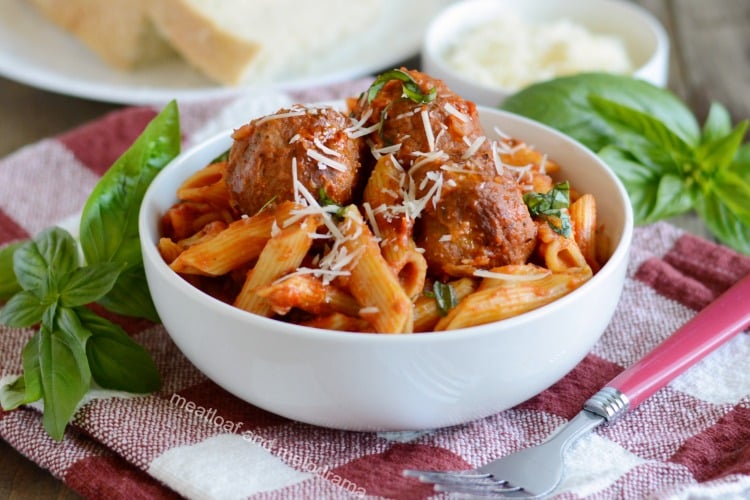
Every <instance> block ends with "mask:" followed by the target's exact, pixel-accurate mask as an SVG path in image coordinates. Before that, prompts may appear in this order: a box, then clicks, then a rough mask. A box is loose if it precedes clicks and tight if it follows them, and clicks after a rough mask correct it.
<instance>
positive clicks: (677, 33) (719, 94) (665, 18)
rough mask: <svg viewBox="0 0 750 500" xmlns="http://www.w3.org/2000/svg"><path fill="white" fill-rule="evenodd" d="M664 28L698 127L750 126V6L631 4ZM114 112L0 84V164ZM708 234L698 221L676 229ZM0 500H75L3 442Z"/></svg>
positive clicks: (662, 0)
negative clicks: (717, 110)
mask: <svg viewBox="0 0 750 500" xmlns="http://www.w3.org/2000/svg"><path fill="white" fill-rule="evenodd" d="M636 3H639V4H641V5H643V6H645V7H646V8H648V9H649V10H650V11H652V12H653V13H654V14H655V15H656V16H657V17H658V18H659V19H660V20H661V21H662V23H663V24H664V26H665V27H666V29H667V31H668V32H669V35H670V39H671V42H672V46H671V65H670V82H669V87H670V89H671V90H673V91H674V92H675V93H676V94H677V95H678V96H680V97H681V98H682V99H683V100H684V101H686V102H687V103H688V104H689V105H690V107H691V108H692V109H693V110H694V112H695V114H696V116H697V117H698V119H699V120H700V121H701V122H702V121H703V120H704V119H705V116H706V114H707V112H708V108H709V105H710V103H711V101H718V102H721V103H723V104H724V105H725V106H726V107H727V108H728V109H729V110H730V112H731V114H732V117H733V119H734V121H735V122H737V121H739V120H742V119H745V118H750V52H749V51H748V48H749V47H750V2H748V1H747V0H714V1H711V2H706V1H705V0H636ZM118 107H119V106H117V105H113V104H107V103H99V102H92V101H86V100H82V99H76V98H72V97H67V96H62V95H57V94H52V93H49V92H44V91H40V90H36V89H33V88H30V87H26V86H24V85H20V84H17V83H14V82H11V81H8V80H5V79H2V78H0V157H2V156H5V155H6V154H8V153H11V152H13V151H15V150H16V149H18V148H20V147H22V146H24V145H25V144H29V143H33V142H35V141H37V140H39V139H42V138H45V137H48V136H51V135H55V134H57V133H60V132H63V131H66V130H68V129H70V128H72V127H74V126H76V125H78V124H81V123H84V122H86V121H89V120H91V119H94V118H97V117H99V116H101V115H103V114H105V113H107V112H109V111H112V110H115V109H117V108H118ZM677 223H679V224H680V225H683V226H684V227H686V228H688V229H691V230H693V231H695V232H697V233H700V234H705V233H704V232H703V229H702V227H701V226H700V225H699V224H696V223H695V219H694V218H691V217H685V218H682V219H681V220H679V221H677ZM0 498H11V499H24V500H25V499H33V498H45V499H47V498H61V499H63V498H64V499H72V498H78V496H77V495H76V494H75V493H74V492H71V491H70V490H69V489H68V488H66V487H65V485H63V484H62V483H61V482H60V481H58V480H57V479H55V478H53V477H52V476H51V475H50V474H49V473H48V472H46V471H45V470H43V469H40V468H39V467H37V466H36V465H35V464H33V463H32V462H30V461H29V460H27V459H26V458H24V457H23V456H22V455H20V454H19V453H18V452H16V451H15V450H14V449H13V448H11V447H10V446H9V445H8V444H7V443H5V442H4V441H1V440H0Z"/></svg>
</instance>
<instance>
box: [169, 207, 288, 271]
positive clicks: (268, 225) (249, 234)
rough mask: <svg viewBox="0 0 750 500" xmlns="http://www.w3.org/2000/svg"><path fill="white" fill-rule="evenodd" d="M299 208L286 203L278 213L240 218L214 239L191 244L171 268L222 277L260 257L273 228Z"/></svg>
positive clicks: (264, 213) (263, 213)
mask: <svg viewBox="0 0 750 500" xmlns="http://www.w3.org/2000/svg"><path fill="white" fill-rule="evenodd" d="M295 208H299V205H297V204H295V203H292V202H286V203H283V204H282V205H280V206H279V208H278V210H276V211H275V212H262V213H260V214H258V215H256V216H253V217H247V218H242V219H239V220H236V221H234V222H232V223H231V224H229V226H228V227H227V228H226V229H224V230H223V231H221V232H220V233H218V234H217V235H216V236H214V237H213V238H211V239H209V240H206V241H202V242H200V243H198V244H195V245H193V246H191V247H189V248H188V249H187V250H185V251H184V252H183V253H182V254H180V256H179V257H178V258H177V259H175V260H174V262H172V264H171V265H170V267H171V268H172V269H173V270H174V271H176V272H178V273H182V274H200V275H204V276H221V275H224V274H226V273H228V272H229V271H232V270H233V269H237V268H239V267H242V266H243V265H245V264H247V263H249V262H252V261H253V260H255V259H256V258H258V256H259V255H260V252H261V251H262V250H263V247H264V246H265V244H266V242H267V241H268V240H269V239H270V238H271V232H272V230H273V228H274V227H278V226H279V225H280V224H282V223H283V221H284V220H285V219H286V218H288V217H289V216H290V214H291V213H292V211H293V210H294V209H295Z"/></svg>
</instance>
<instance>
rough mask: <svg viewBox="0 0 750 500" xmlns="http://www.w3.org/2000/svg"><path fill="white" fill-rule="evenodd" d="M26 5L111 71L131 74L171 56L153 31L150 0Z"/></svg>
mask: <svg viewBox="0 0 750 500" xmlns="http://www.w3.org/2000/svg"><path fill="white" fill-rule="evenodd" d="M29 1H30V3H31V4H32V5H34V6H35V7H36V8H37V10H38V11H39V12H40V13H41V14H42V15H44V16H45V17H46V18H48V19H49V20H50V21H52V22H53V23H55V24H57V25H58V26H60V27H61V28H62V29H64V30H66V31H68V32H70V33H72V34H73V35H74V36H76V37H77V38H78V39H79V40H81V42H83V43H84V44H85V45H86V46H87V47H88V48H89V49H90V50H92V51H93V52H95V53H96V54H97V55H99V56H100V57H101V58H102V59H103V60H104V61H105V62H106V63H108V64H109V65H111V66H113V67H115V68H118V69H122V70H132V69H134V68H137V67H139V66H142V65H146V64H148V63H151V62H154V61H158V60H162V59H164V58H167V57H174V56H175V52H174V50H173V49H172V48H171V46H170V45H169V44H168V43H167V42H166V41H165V40H164V39H163V38H162V37H161V36H160V35H159V33H158V32H157V31H156V30H155V29H154V26H153V24H152V22H151V20H150V17H149V14H148V11H147V7H148V5H149V3H150V0H29Z"/></svg>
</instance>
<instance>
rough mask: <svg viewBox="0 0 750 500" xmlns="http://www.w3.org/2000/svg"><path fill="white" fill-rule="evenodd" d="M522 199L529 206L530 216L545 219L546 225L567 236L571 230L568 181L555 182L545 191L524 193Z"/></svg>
mask: <svg viewBox="0 0 750 500" xmlns="http://www.w3.org/2000/svg"><path fill="white" fill-rule="evenodd" d="M523 201H524V203H526V206H527V207H528V208H529V213H530V214H531V216H532V217H539V218H541V219H544V220H545V221H547V225H548V226H549V227H550V228H551V229H552V230H553V231H554V232H556V233H558V234H561V235H562V236H565V237H566V238H568V237H569V236H570V234H571V232H572V227H571V225H570V215H569V214H568V212H567V210H566V209H567V208H569V207H570V183H569V182H568V181H565V182H561V183H559V184H555V186H554V187H553V188H552V189H550V190H549V191H548V192H546V193H526V194H524V195H523Z"/></svg>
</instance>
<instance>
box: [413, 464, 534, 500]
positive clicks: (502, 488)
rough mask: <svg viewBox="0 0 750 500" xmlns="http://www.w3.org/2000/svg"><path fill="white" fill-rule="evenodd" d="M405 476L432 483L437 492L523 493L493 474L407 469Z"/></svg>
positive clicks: (478, 493)
mask: <svg viewBox="0 0 750 500" xmlns="http://www.w3.org/2000/svg"><path fill="white" fill-rule="evenodd" d="M404 476H407V477H415V478H417V479H419V480H420V481H422V482H423V483H432V484H433V485H434V487H435V490H436V491H443V492H448V493H465V494H472V495H485V496H486V495H498V494H507V493H513V492H518V491H521V488H520V487H518V486H513V485H511V484H510V483H508V481H505V480H498V479H495V478H493V477H492V474H489V473H481V472H476V471H429V470H414V469H407V470H405V471H404Z"/></svg>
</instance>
